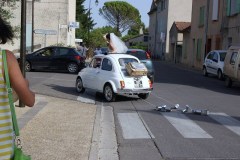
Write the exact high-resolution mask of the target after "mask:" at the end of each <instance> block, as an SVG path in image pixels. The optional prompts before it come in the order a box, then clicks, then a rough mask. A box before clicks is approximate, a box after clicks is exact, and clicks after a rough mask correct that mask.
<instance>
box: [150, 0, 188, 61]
mask: <svg viewBox="0 0 240 160" xmlns="http://www.w3.org/2000/svg"><path fill="white" fill-rule="evenodd" d="M152 4H153V5H156V7H157V11H156V22H155V23H153V20H152V21H151V20H150V24H149V30H150V28H151V27H156V30H155V32H154V33H155V38H154V39H155V41H154V47H153V48H154V50H153V51H152V55H153V57H155V58H160V59H167V60H170V59H171V56H170V54H169V39H170V36H169V31H170V29H171V27H172V24H173V22H175V21H187V22H190V21H191V13H192V0H181V1H179V0H156V1H153V2H152ZM150 19H151V17H150ZM152 19H153V18H152ZM153 25H155V26H153ZM150 36H151V33H150ZM150 39H152V38H150ZM151 42H152V41H151ZM151 42H150V43H151Z"/></svg>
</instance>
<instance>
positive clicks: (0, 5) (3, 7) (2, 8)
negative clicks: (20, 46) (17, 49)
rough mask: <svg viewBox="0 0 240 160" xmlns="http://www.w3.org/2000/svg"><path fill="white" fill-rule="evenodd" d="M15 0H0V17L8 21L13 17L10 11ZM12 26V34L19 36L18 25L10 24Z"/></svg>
mask: <svg viewBox="0 0 240 160" xmlns="http://www.w3.org/2000/svg"><path fill="white" fill-rule="evenodd" d="M15 1H16V0H2V1H0V15H1V17H2V18H3V19H4V20H5V21H7V22H9V23H10V20H11V19H13V18H15V17H14V15H13V13H12V11H13V10H14V9H15V7H16V2H15ZM12 27H13V32H14V36H15V37H16V38H18V37H19V34H20V26H12Z"/></svg>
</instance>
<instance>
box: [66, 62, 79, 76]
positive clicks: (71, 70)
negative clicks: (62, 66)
mask: <svg viewBox="0 0 240 160" xmlns="http://www.w3.org/2000/svg"><path fill="white" fill-rule="evenodd" d="M78 70H79V69H78V65H77V63H74V62H71V63H69V64H68V65H67V71H68V72H69V73H77V72H78Z"/></svg>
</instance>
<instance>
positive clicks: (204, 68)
mask: <svg viewBox="0 0 240 160" xmlns="http://www.w3.org/2000/svg"><path fill="white" fill-rule="evenodd" d="M203 75H204V76H205V77H207V76H208V73H207V69H206V67H205V66H204V67H203Z"/></svg>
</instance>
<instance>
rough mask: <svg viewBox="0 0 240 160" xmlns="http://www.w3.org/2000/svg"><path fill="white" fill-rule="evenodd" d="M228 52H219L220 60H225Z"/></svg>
mask: <svg viewBox="0 0 240 160" xmlns="http://www.w3.org/2000/svg"><path fill="white" fill-rule="evenodd" d="M226 54H227V52H219V55H220V61H222V62H223V61H224V60H225V57H226Z"/></svg>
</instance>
